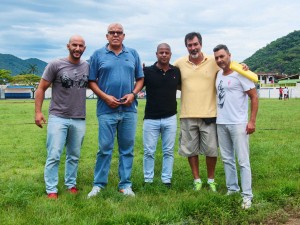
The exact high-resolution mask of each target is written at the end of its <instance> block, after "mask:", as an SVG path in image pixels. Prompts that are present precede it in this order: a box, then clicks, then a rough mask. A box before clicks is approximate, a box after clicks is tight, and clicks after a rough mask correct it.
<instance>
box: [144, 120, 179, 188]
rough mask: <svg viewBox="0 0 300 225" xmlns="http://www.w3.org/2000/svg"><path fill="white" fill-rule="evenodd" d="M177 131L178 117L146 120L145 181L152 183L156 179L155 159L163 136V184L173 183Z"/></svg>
mask: <svg viewBox="0 0 300 225" xmlns="http://www.w3.org/2000/svg"><path fill="white" fill-rule="evenodd" d="M176 130H177V118H176V115H174V116H171V117H167V118H162V119H145V120H144V127H143V142H144V180H145V182H149V183H152V182H153V177H154V159H155V156H154V154H155V151H156V145H157V141H158V138H159V136H160V134H161V139H162V153H163V163H162V173H161V180H162V182H163V183H171V179H172V171H173V163H174V144H175V138H176Z"/></svg>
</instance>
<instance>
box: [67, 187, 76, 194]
mask: <svg viewBox="0 0 300 225" xmlns="http://www.w3.org/2000/svg"><path fill="white" fill-rule="evenodd" d="M69 192H70V193H71V194H77V193H78V189H77V188H76V187H71V188H70V189H69Z"/></svg>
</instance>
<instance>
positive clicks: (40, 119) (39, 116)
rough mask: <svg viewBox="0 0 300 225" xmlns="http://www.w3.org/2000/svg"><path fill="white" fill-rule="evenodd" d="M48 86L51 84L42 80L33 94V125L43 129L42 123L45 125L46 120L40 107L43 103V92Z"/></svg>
mask: <svg viewBox="0 0 300 225" xmlns="http://www.w3.org/2000/svg"><path fill="white" fill-rule="evenodd" d="M50 85H51V82H49V81H47V80H44V79H43V78H42V79H41V81H40V83H39V86H38V88H37V90H36V92H35V124H36V125H37V126H38V127H40V128H43V125H42V123H44V124H45V123H46V119H45V117H44V115H43V113H42V105H43V102H44V96H45V92H46V90H47V89H48V87H49V86H50Z"/></svg>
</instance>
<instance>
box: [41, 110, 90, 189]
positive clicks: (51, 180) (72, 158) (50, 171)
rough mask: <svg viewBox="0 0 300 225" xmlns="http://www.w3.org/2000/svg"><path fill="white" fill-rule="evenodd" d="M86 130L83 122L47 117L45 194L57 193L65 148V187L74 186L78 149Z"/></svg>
mask: <svg viewBox="0 0 300 225" xmlns="http://www.w3.org/2000/svg"><path fill="white" fill-rule="evenodd" d="M85 130H86V123H85V120H82V119H66V118H61V117H57V116H54V115H49V118H48V128H47V153H48V154H47V160H46V165H45V170H44V179H45V183H46V192H47V193H48V194H49V193H57V184H58V167H59V162H60V156H61V154H62V152H63V149H64V147H65V146H66V167H65V185H66V186H67V188H72V187H74V186H76V178H77V170H78V161H79V157H80V149H81V146H82V143H83V139H84V135H85Z"/></svg>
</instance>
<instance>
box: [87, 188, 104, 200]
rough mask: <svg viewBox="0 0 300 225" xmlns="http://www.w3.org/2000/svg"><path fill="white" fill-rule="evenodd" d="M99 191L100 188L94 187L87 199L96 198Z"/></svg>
mask: <svg viewBox="0 0 300 225" xmlns="http://www.w3.org/2000/svg"><path fill="white" fill-rule="evenodd" d="M100 191H101V188H100V187H98V186H94V187H93V189H92V190H91V192H90V193H89V194H88V198H90V197H94V196H96V195H97V194H98V193H99V192H100Z"/></svg>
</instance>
